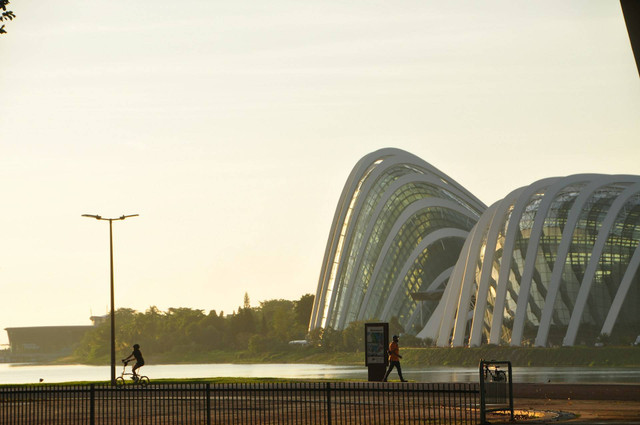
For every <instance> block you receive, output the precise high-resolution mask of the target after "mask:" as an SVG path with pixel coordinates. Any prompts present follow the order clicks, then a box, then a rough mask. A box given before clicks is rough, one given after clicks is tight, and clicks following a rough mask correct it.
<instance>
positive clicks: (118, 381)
mask: <svg viewBox="0 0 640 425" xmlns="http://www.w3.org/2000/svg"><path fill="white" fill-rule="evenodd" d="M123 386H124V378H123V377H122V376H118V377H117V378H116V387H123Z"/></svg>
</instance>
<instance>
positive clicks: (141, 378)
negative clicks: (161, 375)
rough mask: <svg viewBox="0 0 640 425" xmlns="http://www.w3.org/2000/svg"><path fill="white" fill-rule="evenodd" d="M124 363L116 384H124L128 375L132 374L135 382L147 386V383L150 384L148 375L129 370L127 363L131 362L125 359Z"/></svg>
mask: <svg viewBox="0 0 640 425" xmlns="http://www.w3.org/2000/svg"><path fill="white" fill-rule="evenodd" d="M122 363H124V365H123V366H122V373H121V374H120V376H118V377H117V378H116V386H118V387H120V386H124V385H125V377H126V376H131V379H132V380H133V384H137V385H140V386H141V387H146V386H147V385H149V378H148V377H147V376H144V375H134V374H133V372H127V365H128V364H129V362H124V361H123V362H122Z"/></svg>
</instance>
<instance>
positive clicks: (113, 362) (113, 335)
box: [82, 214, 138, 385]
mask: <svg viewBox="0 0 640 425" xmlns="http://www.w3.org/2000/svg"><path fill="white" fill-rule="evenodd" d="M82 216H83V217H89V218H95V219H96V220H106V221H108V222H109V254H110V255H109V257H110V258H111V385H115V384H116V315H115V308H114V296H113V222H114V221H115V220H124V219H125V218H129V217H137V216H138V214H131V215H123V216H120V217H118V218H104V217H101V216H99V215H91V214H82Z"/></svg>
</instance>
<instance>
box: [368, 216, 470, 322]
mask: <svg viewBox="0 0 640 425" xmlns="http://www.w3.org/2000/svg"><path fill="white" fill-rule="evenodd" d="M467 234H468V232H466V231H464V230H460V229H454V228H447V229H438V230H436V231H435V232H433V233H430V234H428V235H427V236H426V237H425V238H424V239H423V240H422V241H420V243H419V244H418V246H417V247H416V248H415V249H414V250H413V252H412V253H411V255H409V257H408V258H407V260H406V261H405V263H404V266H403V267H402V269H401V270H400V273H399V274H398V276H397V277H396V281H395V283H394V284H393V288H392V289H391V292H390V293H389V298H388V299H387V303H386V304H385V307H384V309H383V310H382V315H381V317H380V318H381V319H382V320H388V319H390V318H391V315H392V314H391V306H392V305H393V302H394V300H395V297H396V296H397V293H398V291H399V290H400V288H401V287H402V283H403V281H404V277H405V276H406V275H407V273H408V272H409V269H410V268H411V267H412V266H413V263H414V262H415V260H416V259H417V258H418V257H419V256H420V254H422V252H423V251H424V250H425V249H426V248H428V247H429V246H430V245H432V244H434V243H436V242H438V241H440V240H442V239H447V238H459V239H462V240H465V239H466V237H467Z"/></svg>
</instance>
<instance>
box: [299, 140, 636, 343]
mask: <svg viewBox="0 0 640 425" xmlns="http://www.w3.org/2000/svg"><path fill="white" fill-rule="evenodd" d="M639 268H640V176H629V175H601V174H579V175H573V176H567V177H550V178H547V179H543V180H539V181H537V182H534V183H532V184H530V185H529V186H525V187H521V188H518V189H515V190H513V191H512V192H511V193H509V194H508V195H507V196H506V197H505V198H504V199H502V200H500V201H498V202H496V203H494V204H493V205H492V206H491V207H489V208H487V207H486V206H485V205H484V204H483V203H482V202H481V201H479V200H478V199H477V198H476V197H474V196H473V195H472V194H471V193H469V192H468V191H467V190H465V189H464V188H463V187H462V186H461V185H459V184H458V183H456V182H455V181H454V180H453V179H451V178H450V177H448V176H447V175H445V174H444V173H442V172H441V171H439V170H437V169H436V168H435V167H433V166H431V165H430V164H428V163H426V162H424V161H423V160H421V159H420V158H418V157H416V156H415V155H412V154H410V153H407V152H404V151H401V150H398V149H391V148H388V149H381V150H379V151H376V152H373V153H371V154H369V155H366V156H365V157H364V158H362V159H361V160H360V161H359V162H358V163H357V164H356V166H355V167H354V169H353V170H352V172H351V174H350V175H349V178H348V179H347V182H346V184H345V187H344V188H343V190H342V193H341V196H340V200H339V202H338V206H337V207H336V212H335V215H334V218H333V221H332V224H331V231H330V234H329V238H328V241H327V249H326V250H325V255H324V258H323V263H322V268H321V271H320V278H319V280H318V289H317V292H316V298H315V300H314V305H313V311H312V316H311V321H310V326H309V328H310V330H313V329H317V328H327V327H332V328H334V329H338V330H341V329H344V328H346V327H347V326H349V324H350V323H351V322H353V321H366V320H384V321H388V320H391V319H392V318H394V317H395V318H397V319H398V320H399V323H400V325H401V326H404V328H405V331H406V332H409V333H414V334H416V335H417V336H418V337H420V338H431V339H432V340H434V341H435V342H436V344H437V345H439V346H456V347H459V346H466V345H469V346H479V345H482V344H484V343H491V344H510V345H514V346H517V345H523V344H526V345H533V344H535V345H537V346H547V345H558V344H560V343H561V344H564V345H573V344H575V343H576V341H579V342H580V343H582V342H584V341H587V342H588V341H592V340H594V339H595V337H596V336H597V335H599V334H612V333H613V334H616V335H618V337H620V336H621V335H623V334H624V333H625V330H626V329H637V328H638V327H640V312H639V310H640V309H638V308H637V306H633V305H632V304H633V303H632V302H630V301H629V300H634V299H638V298H640V276H638V273H639ZM416 300H420V301H416ZM634 307H635V308H634ZM623 336H624V335H623Z"/></svg>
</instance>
